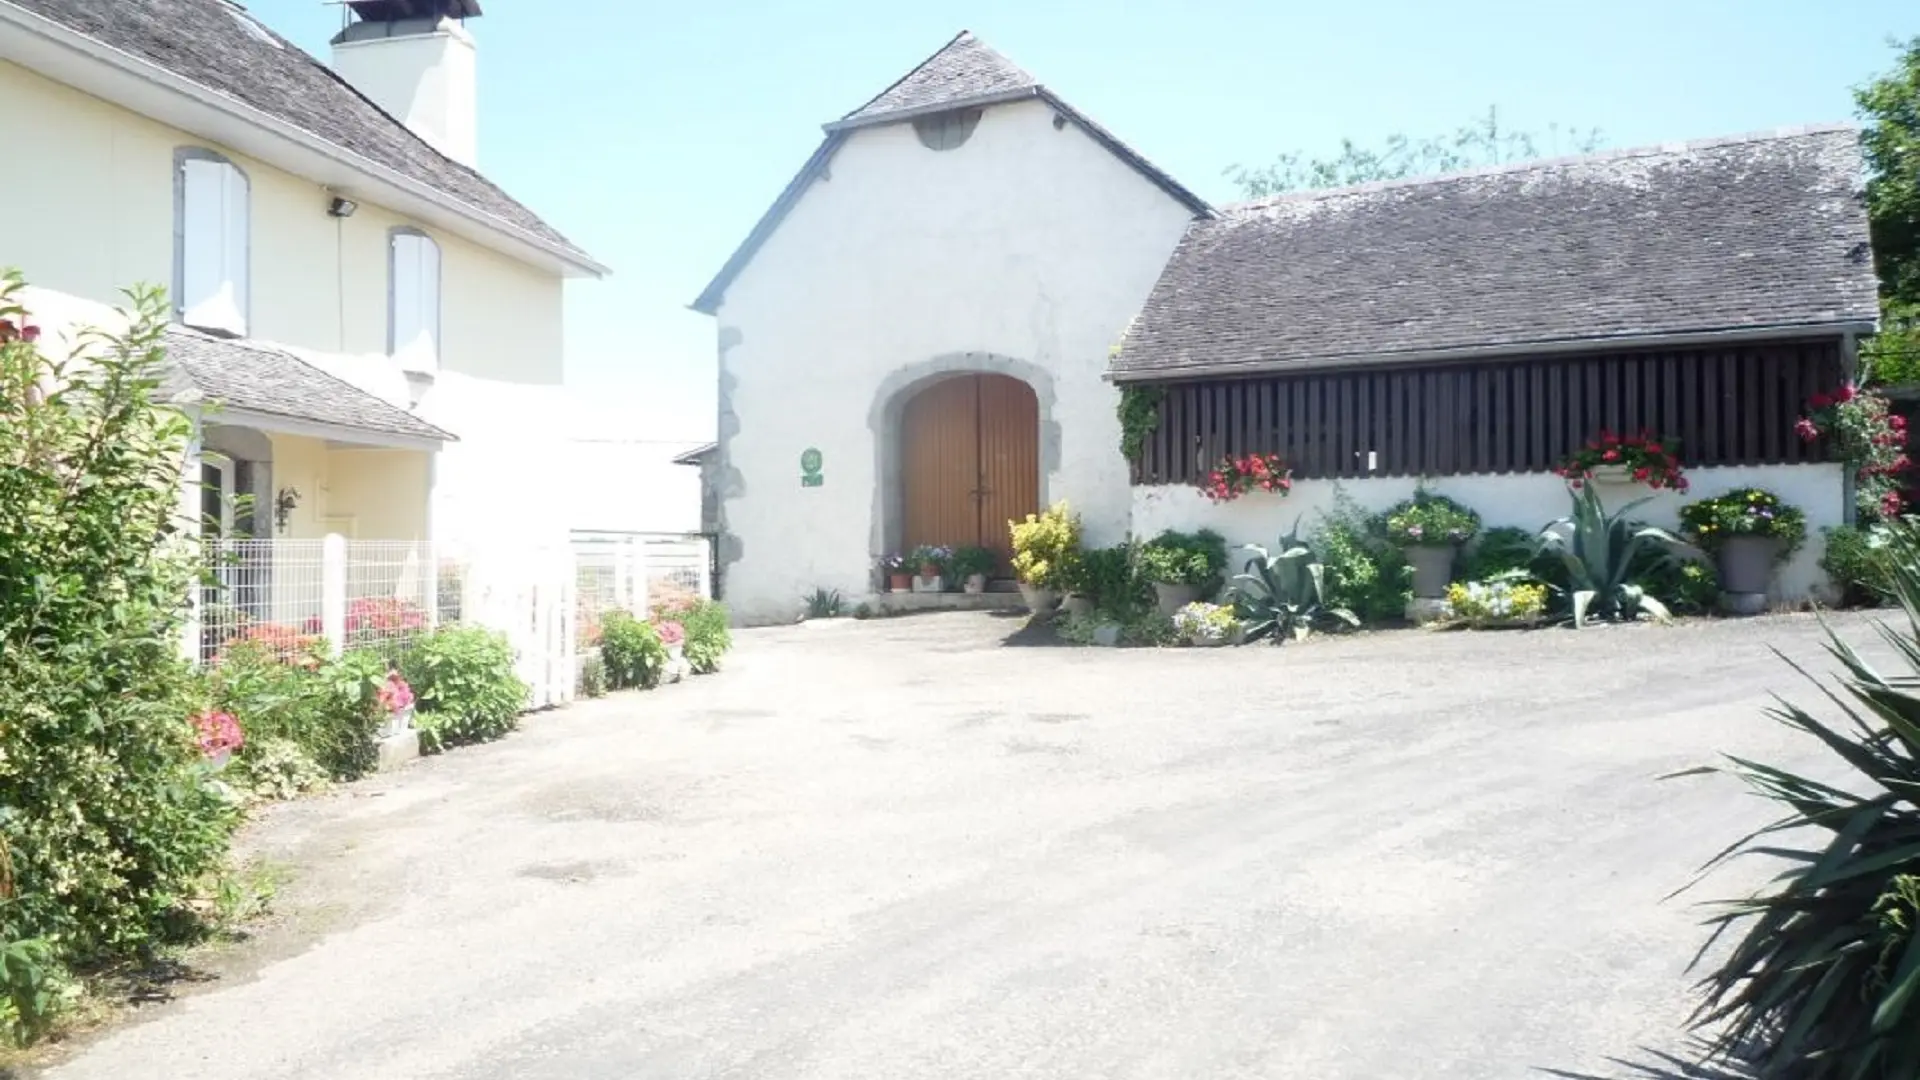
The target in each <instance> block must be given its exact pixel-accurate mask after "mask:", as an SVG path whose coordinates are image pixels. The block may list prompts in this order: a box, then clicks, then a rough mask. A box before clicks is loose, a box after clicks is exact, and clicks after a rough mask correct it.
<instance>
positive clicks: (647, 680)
mask: <svg viewBox="0 0 1920 1080" xmlns="http://www.w3.org/2000/svg"><path fill="white" fill-rule="evenodd" d="M604 627H605V629H604V630H603V631H602V632H601V637H600V655H601V657H602V658H603V659H604V660H606V662H607V682H608V684H609V685H610V686H612V687H613V688H614V689H615V690H626V689H630V688H632V687H641V688H643V689H648V690H651V689H653V688H654V687H656V686H658V685H660V676H661V674H662V672H664V671H665V670H666V666H667V646H666V643H665V642H663V641H661V640H660V631H659V628H658V627H657V626H656V625H655V624H654V623H651V622H643V621H641V620H640V619H636V618H634V616H633V614H632V613H631V612H627V611H609V612H607V617H606V621H605V623H604Z"/></svg>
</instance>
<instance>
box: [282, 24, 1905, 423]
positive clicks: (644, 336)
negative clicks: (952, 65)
mask: <svg viewBox="0 0 1920 1080" xmlns="http://www.w3.org/2000/svg"><path fill="white" fill-rule="evenodd" d="M247 6H248V7H249V8H250V9H251V10H252V11H253V12H254V13H255V14H256V15H258V16H259V17H260V18H262V19H263V20H265V21H266V22H268V23H269V24H271V25H272V26H273V27H274V28H275V29H276V30H278V31H280V32H281V33H282V34H285V35H287V36H288V37H290V38H292V39H293V40H294V41H296V42H298V43H299V44H301V45H302V46H304V47H305V48H306V49H307V50H308V51H309V52H312V53H314V54H315V55H318V56H320V57H322V58H323V59H324V58H325V56H326V49H327V39H328V37H329V36H330V34H331V33H332V32H333V31H334V30H336V29H338V27H339V25H340V10H341V9H340V8H338V7H333V6H323V5H322V4H320V3H319V2H317V0H248V5H247ZM485 7H486V9H487V14H486V16H484V17H483V18H480V19H478V20H475V21H474V22H473V23H472V30H473V32H474V35H475V37H476V38H477V39H478V41H479V46H480V62H481V70H480V80H481V104H480V108H481V112H480V125H481V127H480V159H481V166H482V168H483V169H484V170H485V171H486V172H487V173H488V175H489V176H491V177H492V178H493V179H494V180H495V181H496V182H498V183H500V184H501V185H502V186H504V187H505V188H506V189H507V190H508V191H510V192H512V193H513V194H514V195H515V196H516V197H518V198H519V199H520V200H521V201H523V202H525V203H527V204H528V205H530V206H532V207H533V208H534V209H535V210H536V211H538V212H540V213H541V214H542V215H543V216H544V217H546V218H547V220H549V221H550V222H552V223H553V224H554V225H556V226H557V227H559V228H560V229H561V231H563V232H565V233H566V234H567V235H568V236H569V237H571V238H572V239H573V240H574V241H575V242H577V243H579V244H581V245H582V246H584V247H585V248H586V249H587V250H588V251H590V252H592V253H593V254H594V255H595V256H597V257H598V258H599V259H600V260H601V261H602V262H604V263H607V264H608V265H610V266H612V267H613V268H614V272H615V273H614V276H613V277H611V278H609V279H608V280H606V281H604V282H578V283H574V284H571V285H569V287H568V297H567V335H568V337H567V365H568V378H569V381H570V382H572V383H574V384H576V385H577V386H578V388H579V389H580V391H581V397H582V399H583V401H586V402H588V403H589V405H588V407H589V408H591V409H592V410H594V411H595V413H596V414H597V419H596V424H597V427H598V430H599V431H600V432H602V433H604V434H607V435H609V436H617V437H619V438H622V439H630V440H661V441H663V442H667V443H680V444H685V443H690V442H696V441H702V440H705V439H708V438H711V436H712V431H713V408H714V406H713V393H714V391H713V380H714V367H713V331H712V326H711V323H710V320H708V319H707V318H705V317H704V316H700V315H696V314H694V313H692V312H689V311H687V310H686V309H685V305H686V304H687V303H688V302H689V301H691V300H692V299H693V297H694V296H695V295H697V294H698V293H699V291H700V289H701V287H702V286H703V285H704V284H705V283H706V281H707V279H708V278H709V277H711V275H712V274H713V272H714V271H715V270H717V269H718V268H719V266H720V264H721V263H722V262H723V261H724V260H725V259H726V257H727V255H728V254H729V253H730V252H731V251H732V250H733V248H734V246H735V245H736V244H738V243H739V241H740V239H741V238H742V237H743V236H745V235H746V232H747V230H748V229H749V228H751V227H752V225H753V222H754V221H755V220H756V219H757V218H758V216H759V215H760V213H761V212H762V211H763V210H764V209H765V208H766V206H767V204H768V203H770V202H771V201H772V199H773V197H774V196H775V195H776V194H777V193H778V192H779V190H780V188H781V187H782V186H783V185H784V184H785V183H786V181H787V180H788V178H789V177H790V176H791V175H792V174H793V172H794V170H795V169H796V168H798V167H799V165H800V163H801V162H802V161H804V160H805V159H806V156H807V155H808V154H809V153H811V152H812V150H813V148H814V146H815V145H816V144H817V143H818V141H819V139H820V128H819V125H820V124H821V123H822V122H824V121H827V120H830V119H833V118H835V117H837V116H839V115H841V114H843V113H845V112H847V111H848V110H850V109H852V108H854V107H855V106H857V105H859V104H860V103H862V102H863V101H865V100H866V99H867V98H869V97H871V96H872V95H874V94H876V93H878V92H879V91H880V90H882V89H884V88H885V87H886V86H887V84H889V83H890V82H892V81H893V80H894V79H895V78H897V77H899V76H900V75H901V74H904V73H905V72H906V71H907V70H908V69H909V68H911V67H912V66H913V65H914V64H916V63H918V62H919V61H920V60H921V59H922V58H924V57H925V56H926V54H927V53H929V52H931V51H933V50H934V49H935V48H937V47H939V46H940V45H941V44H942V43H944V42H945V41H946V40H947V39H948V38H950V37H952V36H953V34H955V33H956V32H958V31H959V30H961V29H971V30H972V31H974V33H976V34H978V35H979V36H981V37H982V38H983V39H985V40H986V41H987V43H988V44H990V45H992V46H993V47H994V48H996V49H998V50H999V51H1000V52H1002V53H1004V54H1006V55H1007V56H1008V57H1009V58H1010V59H1012V60H1013V61H1014V62H1015V63H1017V64H1020V65H1021V66H1022V67H1024V68H1026V69H1027V70H1028V71H1030V72H1032V73H1033V74H1034V75H1035V76H1036V77H1037V78H1039V79H1040V80H1041V81H1042V82H1044V83H1046V84H1047V85H1048V86H1049V87H1051V88H1053V89H1054V90H1055V91H1057V92H1058V93H1060V94H1061V95H1062V96H1064V97H1065V98H1066V99H1067V100H1069V101H1071V102H1073V104H1074V105H1075V106H1076V107H1078V108H1080V109H1081V110H1083V111H1085V112H1087V113H1088V114H1090V115H1091V116H1093V117H1094V118H1095V119H1097V120H1099V121H1100V122H1101V123H1102V124H1104V125H1106V126H1107V127H1108V128H1110V129H1112V130H1113V131H1114V132H1115V133H1116V134H1118V135H1119V136H1120V137H1121V138H1123V139H1125V140H1127V141H1128V142H1129V143H1131V144H1132V145H1133V146H1134V147H1135V148H1137V149H1139V150H1140V151H1141V152H1143V153H1145V154H1146V155H1147V156H1148V157H1149V158H1151V159H1153V160H1154V161H1155V162H1156V163H1157V164H1159V165H1160V166H1161V167H1163V168H1165V169H1166V170H1168V171H1169V172H1171V173H1172V174H1173V175H1175V176H1176V177H1178V178H1180V180H1181V181H1182V182H1184V183H1185V184H1187V185H1188V186H1189V187H1191V188H1193V189H1195V190H1196V191H1198V192H1199V193H1200V194H1201V195H1203V196H1205V197H1207V198H1210V199H1214V200H1217V201H1227V200H1230V199H1232V198H1234V197H1235V192H1234V189H1233V186H1232V185H1231V184H1230V183H1229V182H1228V181H1227V180H1226V179H1225V178H1224V177H1223V176H1222V175H1221V174H1222V170H1223V169H1225V168H1226V167H1227V166H1229V165H1232V164H1234V163H1236V162H1260V161H1263V160H1265V159H1267V158H1269V157H1271V156H1272V155H1273V154H1275V153H1277V152H1279V151H1281V150H1288V149H1299V150H1305V151H1307V152H1310V153H1324V152H1329V151H1331V150H1334V149H1337V147H1338V145H1339V141H1340V139H1341V137H1343V136H1347V137H1352V138H1354V139H1356V140H1357V141H1361V142H1376V141H1378V140H1379V139H1380V138H1382V137H1384V136H1386V135H1388V134H1391V133H1393V132H1396V131H1404V132H1406V133H1408V134H1412V135H1428V134H1439V133H1444V132H1450V131H1452V130H1453V129H1454V128H1456V127H1458V126H1459V125H1460V124H1462V123H1463V122H1465V121H1466V120H1468V119H1470V118H1471V117H1473V116H1475V115H1477V114H1480V113H1484V112H1485V110H1486V108H1487V106H1488V105H1497V106H1499V108H1500V110H1501V113H1502V116H1503V119H1504V121H1505V122H1506V123H1507V124H1509V125H1511V126H1512V127H1514V128H1519V129H1535V130H1543V129H1545V128H1546V127H1547V125H1549V124H1551V123H1559V124H1562V125H1570V126H1574V127H1583V128H1584V127H1597V128H1599V129H1600V130H1601V132H1602V133H1603V135H1604V137H1605V139H1606V142H1607V144H1608V145H1611V146H1634V145H1640V144H1645V143H1654V142H1662V141H1667V140H1674V139H1687V138H1701V137H1706V136H1713V135H1726V134H1734V133H1738V132H1744V131H1752V130H1758V129H1765V128H1772V127H1780V126H1785V125H1796V124H1805V123H1814V122H1824V121H1836V120H1849V119H1852V117H1853V106H1852V100H1851V97H1850V96H1849V90H1850V88H1851V87H1853V86H1855V85H1857V84H1858V83H1860V82H1861V81H1862V80H1864V79H1866V78H1867V77H1869V76H1870V75H1872V74H1873V73H1876V72H1879V71H1881V70H1884V69H1885V68H1886V67H1887V66H1888V65H1889V63H1890V62H1891V58H1892V53H1891V51H1890V50H1889V49H1888V47H1887V44H1886V42H1887V39H1888V37H1889V36H1899V37H1909V36H1912V35H1915V34H1920V4H1916V3H1914V0H1819V2H1817V3H1816V2H1815V0H1609V2H1606V3H1594V2H1587V3H1580V4H1573V3H1556V2H1553V0H1529V2H1491V0H1488V2H1475V0H1445V2H1442V3H1435V2H1432V0H1372V2H1368V3H1300V2H1292V0H1267V2H1265V3H1261V2H1258V0H1254V2H1242V3H1235V4H1228V3H1222V2H1216V0H1184V2H1177V0H1129V2H1128V3H1126V4H1124V5H1120V4H1112V3H1095V2H1093V0H1063V2H1046V0H991V2H976V3H965V4H961V3H941V2H924V0H922V2H916V3H911V4H901V3H899V2H898V0H889V2H885V3H881V2H871V0H855V2H847V0H840V2H835V3H830V4H823V3H819V2H813V3H798V2H785V0H731V2H726V3H717V4H694V3H687V2H672V3H668V2H661V0H637V2H635V0H568V2H560V0H486V2H485Z"/></svg>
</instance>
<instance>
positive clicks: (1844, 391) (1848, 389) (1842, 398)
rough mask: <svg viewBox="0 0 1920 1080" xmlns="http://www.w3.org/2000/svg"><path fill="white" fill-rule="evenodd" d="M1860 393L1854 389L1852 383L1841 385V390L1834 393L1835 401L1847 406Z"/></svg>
mask: <svg viewBox="0 0 1920 1080" xmlns="http://www.w3.org/2000/svg"><path fill="white" fill-rule="evenodd" d="M1858 392H1859V391H1857V390H1855V389H1854V387H1853V384H1852V383H1850V382H1848V383H1841V384H1840V389H1838V390H1836V391H1834V394H1833V400H1834V401H1836V402H1839V403H1841V404H1845V403H1846V402H1849V401H1852V400H1853V398H1854V395H1855V394H1856V393H1858Z"/></svg>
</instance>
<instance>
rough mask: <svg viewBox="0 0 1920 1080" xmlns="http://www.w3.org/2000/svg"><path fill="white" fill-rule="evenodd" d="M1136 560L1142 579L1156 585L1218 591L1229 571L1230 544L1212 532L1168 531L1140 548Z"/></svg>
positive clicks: (1210, 530) (1203, 530) (1209, 530)
mask: <svg viewBox="0 0 1920 1080" xmlns="http://www.w3.org/2000/svg"><path fill="white" fill-rule="evenodd" d="M1136 559H1137V562H1136V565H1137V566H1138V568H1139V571H1140V576H1141V577H1142V578H1144V579H1146V580H1147V581H1150V582H1152V583H1154V584H1156V585H1198V586H1200V587H1201V588H1202V589H1206V588H1210V587H1218V586H1219V583H1220V578H1221V575H1223V574H1224V573H1225V572H1226V569H1227V541H1226V538H1224V537H1222V536H1221V535H1220V534H1219V533H1217V532H1214V531H1213V530H1212V529H1201V530H1200V531H1199V532H1195V533H1183V532H1176V531H1174V530H1172V529H1168V530H1167V531H1166V532H1163V533H1161V534H1160V535H1159V536H1156V537H1154V538H1153V540H1152V541H1151V542H1149V543H1146V544H1143V545H1141V547H1140V552H1139V554H1138V556H1137V557H1136Z"/></svg>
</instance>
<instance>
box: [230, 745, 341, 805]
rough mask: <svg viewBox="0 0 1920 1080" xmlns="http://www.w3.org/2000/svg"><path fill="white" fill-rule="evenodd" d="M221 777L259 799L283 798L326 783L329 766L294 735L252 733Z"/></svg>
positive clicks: (289, 797)
mask: <svg viewBox="0 0 1920 1080" xmlns="http://www.w3.org/2000/svg"><path fill="white" fill-rule="evenodd" d="M221 779H223V780H227V781H229V782H231V783H233V784H235V785H237V786H239V787H242V788H244V789H245V790H246V791H247V793H248V794H250V795H252V796H253V797H254V798H256V799H268V800H273V801H284V800H287V799H292V798H295V797H296V796H299V795H304V794H306V793H307V792H309V791H314V790H317V789H319V788H321V787H324V786H325V785H326V783H327V770H326V769H325V768H323V767H322V766H321V765H320V763H319V762H317V761H315V760H314V759H313V755H312V754H309V753H308V752H307V750H306V748H305V747H303V746H301V745H300V744H299V743H297V742H294V741H293V740H292V739H287V738H281V737H278V736H268V737H265V738H253V737H249V738H248V739H247V744H246V745H245V746H243V747H241V749H240V752H239V753H238V754H236V755H234V759H233V764H232V765H230V766H229V767H228V772H227V773H225V774H223V775H222V777H221Z"/></svg>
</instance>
